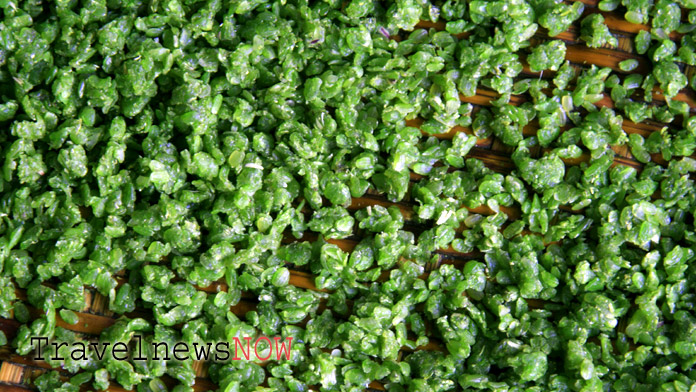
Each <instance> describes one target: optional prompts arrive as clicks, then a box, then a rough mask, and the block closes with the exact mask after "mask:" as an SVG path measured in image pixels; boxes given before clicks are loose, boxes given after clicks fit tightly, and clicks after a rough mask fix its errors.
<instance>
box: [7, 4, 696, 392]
mask: <svg viewBox="0 0 696 392" xmlns="http://www.w3.org/2000/svg"><path fill="white" fill-rule="evenodd" d="M573 1H575V0H570V1H568V2H569V3H572V2H573ZM581 1H582V2H583V3H584V4H585V10H584V15H583V17H581V18H580V20H582V18H584V17H585V16H587V15H590V14H593V13H601V14H602V15H603V16H604V18H605V23H606V24H607V26H608V27H609V29H610V31H611V33H612V34H613V35H614V36H615V37H616V38H617V39H618V46H617V47H616V48H613V49H612V48H599V49H590V48H588V47H586V46H585V44H584V43H583V42H582V41H580V40H579V23H575V25H573V26H571V27H570V28H569V29H568V30H567V31H565V32H563V33H561V34H560V35H559V36H557V37H555V39H561V40H563V41H564V42H565V43H566V46H567V52H566V59H567V60H568V61H570V62H571V64H572V65H573V66H574V67H576V68H577V69H578V70H579V69H583V68H587V67H589V66H591V65H596V66H598V67H610V68H612V69H613V70H615V71H617V72H619V73H623V72H622V71H620V70H619V67H618V64H619V63H620V62H621V61H624V60H626V59H635V60H638V62H639V67H638V69H637V70H635V71H633V72H645V71H647V70H649V69H650V60H649V59H648V58H647V57H645V56H640V55H638V54H636V53H635V51H634V44H633V43H634V37H635V35H636V34H637V33H638V32H639V31H641V30H649V27H648V26H645V25H635V24H631V23H628V22H626V21H625V20H624V18H623V15H622V14H621V13H620V12H601V11H599V9H598V8H597V3H598V1H599V0H581ZM683 19H684V20H685V19H686V15H685V14H684V15H683ZM418 28H425V29H429V28H434V29H437V30H443V29H444V24H443V23H432V22H426V21H423V22H421V23H419V24H418ZM458 37H459V38H465V34H461V35H459V36H458ZM392 38H393V39H397V40H398V39H400V36H398V35H397V36H393V37H392ZM670 38H671V39H672V40H675V41H678V40H680V39H681V34H679V33H672V34H671V35H670ZM548 39H549V38H548V36H547V34H546V31H544V30H543V29H540V31H538V32H537V34H536V35H535V37H534V38H533V39H532V40H533V41H534V42H533V43H538V42H542V41H544V40H548ZM681 66H682V67H683V68H682V71H683V72H684V73H685V74H686V76H687V77H688V78H689V80H690V79H691V77H692V76H693V75H694V69H693V67H690V66H685V65H683V64H682V65H681ZM520 76H521V77H527V78H528V77H536V78H543V79H551V78H553V76H554V73H553V72H545V73H543V74H540V73H535V72H532V71H531V70H530V69H529V67H528V66H526V65H525V67H524V70H523V72H522V74H521V75H520ZM497 98H498V94H497V93H496V92H494V91H490V90H486V89H483V88H480V89H478V90H477V94H476V95H475V96H473V97H464V96H460V99H461V100H462V101H463V102H468V103H471V104H472V105H473V106H474V111H476V110H478V109H480V108H481V107H485V106H490V102H491V101H492V100H495V99H497ZM527 99H528V97H527V96H526V95H516V96H513V97H512V99H511V103H512V104H520V103H523V102H525V101H526V100H527ZM675 99H676V100H679V101H684V102H687V103H688V104H689V107H690V108H691V112H694V111H696V95H695V94H694V92H693V91H692V90H691V89H690V88H688V87H687V88H686V89H684V90H683V91H681V92H680V93H679V94H678V95H677V97H676V98H675ZM652 104H657V105H660V104H664V97H663V95H662V94H661V92H660V91H659V90H658V89H656V90H655V91H654V93H653V102H652ZM596 105H597V106H599V107H603V106H606V107H609V108H612V107H613V102H612V101H611V99H610V97H609V96H607V95H605V97H604V98H603V99H602V100H600V101H599V102H597V103H596ZM421 123H422V120H420V119H415V120H410V121H408V122H407V124H408V125H409V126H416V127H417V126H419V125H420V124H421ZM664 126H665V124H660V123H656V122H646V123H641V124H636V123H633V122H631V121H629V120H626V119H624V122H623V129H624V130H625V131H626V132H627V133H629V134H631V133H638V134H640V135H642V136H644V137H647V136H648V135H649V134H650V133H651V132H654V131H660V130H661V129H662V128H663V127H664ZM537 127H538V124H536V123H535V122H532V123H531V124H529V125H528V126H527V127H525V129H524V134H525V135H526V136H528V135H533V134H535V133H536V129H537ZM457 132H465V133H472V131H471V129H467V128H463V127H455V128H453V129H451V130H450V131H449V132H447V133H444V134H440V135H435V136H436V137H438V138H440V139H451V138H452V137H453V135H454V134H456V133H457ZM614 151H615V152H616V157H615V159H614V164H613V165H614V166H616V165H626V166H631V167H634V168H636V169H638V170H640V169H641V163H640V162H638V161H636V160H635V159H634V158H633V157H632V156H631V154H630V152H629V149H628V147H627V146H622V147H615V148H614ZM511 152H512V149H511V148H510V147H508V146H506V145H504V144H503V143H501V142H499V141H498V140H496V139H495V138H494V137H489V138H486V139H479V140H478V141H477V143H476V146H475V147H474V148H473V149H472V150H471V152H470V153H469V157H473V158H477V159H480V160H481V161H482V162H483V163H484V164H485V165H486V166H487V167H489V168H490V169H492V170H494V171H496V172H499V173H503V174H506V173H509V172H510V171H512V170H514V167H515V166H514V164H513V162H512V161H511V159H510V158H509V156H510V153H511ZM542 153H543V151H541V150H540V149H538V148H537V149H536V150H534V151H532V154H533V155H536V156H540V155H541V154H542ZM652 159H653V161H654V162H656V163H658V164H664V163H665V162H664V160H663V159H662V157H661V156H660V155H659V154H654V155H653V156H652ZM587 160H589V156H583V157H581V158H579V159H573V160H566V161H565V162H566V164H567V165H577V164H580V163H581V162H584V161H587ZM419 179H420V176H419V175H417V174H415V173H412V174H411V183H412V184H413V183H414V182H415V181H418V180H419ZM371 205H381V206H385V207H386V206H391V205H396V206H397V207H398V208H399V209H400V210H401V212H402V214H403V215H404V218H405V225H406V229H407V230H411V231H414V232H420V231H422V230H423V227H422V226H421V225H420V224H419V223H417V222H416V221H415V220H414V219H413V210H412V205H411V204H410V202H409V200H408V196H407V199H406V200H405V201H403V202H399V203H392V202H390V201H388V200H387V199H386V198H385V197H384V196H383V195H380V194H377V193H370V194H368V195H366V196H364V197H361V198H354V199H353V200H352V204H351V206H350V208H349V209H350V210H353V211H354V210H357V209H361V208H365V207H367V206H371ZM501 210H502V211H504V212H505V213H506V214H507V215H508V217H509V219H510V220H514V219H517V218H519V216H520V211H519V209H518V208H515V207H511V208H507V207H502V208H501ZM470 211H471V212H472V213H475V214H482V215H490V214H492V213H493V211H491V210H490V209H489V208H488V207H486V206H482V207H479V208H474V209H470ZM315 239H316V237H315V236H313V235H312V234H311V233H308V234H306V235H305V237H304V238H302V239H300V241H313V240H315ZM292 241H297V240H295V239H294V238H291V237H290V236H287V237H286V242H292ZM328 241H329V242H332V243H334V244H336V245H338V246H339V247H340V248H342V249H343V250H344V251H351V250H352V249H353V248H354V247H355V245H357V243H358V242H359V233H358V235H357V236H355V237H352V238H349V239H344V240H328ZM437 254H438V256H439V261H438V262H437V263H434V264H429V265H428V267H427V269H426V272H425V274H424V275H423V276H422V278H427V275H428V274H429V271H432V270H433V269H436V268H437V267H438V266H439V265H441V264H454V265H456V266H458V267H461V266H463V264H464V263H466V262H467V261H468V260H472V259H482V258H483V255H482V254H481V253H480V252H471V253H460V252H457V251H455V250H453V249H452V248H449V249H440V250H438V251H437ZM387 276H388V274H387V273H383V274H382V276H381V277H380V278H381V279H386V278H387ZM120 283H123V281H121V282H120ZM290 284H292V285H295V286H297V287H300V288H304V289H308V290H315V291H320V290H319V289H317V287H316V286H315V284H314V276H313V275H312V274H310V273H308V272H305V271H299V270H292V271H291V278H290ZM198 289H199V290H202V291H206V292H210V293H215V292H218V291H220V290H225V289H226V284H225V283H224V282H222V281H219V282H215V283H213V284H212V285H210V286H208V287H199V288H198ZM16 294H17V297H18V298H19V299H26V292H24V291H23V290H17V292H16ZM257 302H258V300H257V299H256V298H254V297H253V295H251V294H250V293H245V294H244V295H243V296H242V300H241V301H240V303H239V304H238V305H236V306H234V307H233V308H232V309H231V310H232V312H234V313H235V314H237V315H239V316H241V317H243V316H244V315H245V314H246V312H248V311H250V310H254V309H255V308H256V304H257ZM528 302H529V306H530V307H531V308H543V307H545V306H549V305H552V304H550V303H548V302H544V301H540V300H528ZM350 305H351V304H350V303H349V306H350ZM324 306H325V302H322V304H321V306H320V310H321V309H322V308H324ZM30 312H31V315H32V316H33V317H38V316H39V315H40V314H41V311H40V310H38V309H32V308H30ZM78 316H79V322H78V323H77V324H75V325H69V324H67V323H65V322H64V321H63V320H62V319H60V317H59V316H56V318H57V320H56V321H57V325H58V326H60V327H62V328H65V329H68V330H71V331H74V332H76V333H78V334H79V335H81V336H82V337H83V338H84V339H85V340H89V339H94V338H96V337H97V336H98V335H99V334H100V333H101V331H103V330H104V329H105V328H107V327H109V326H111V325H113V324H114V323H115V321H116V317H115V316H114V314H113V313H111V312H109V310H108V299H106V298H104V297H103V296H102V295H100V294H99V293H97V292H95V291H94V290H87V295H86V298H85V306H84V308H83V309H82V311H81V312H79V313H78ZM129 316H132V317H138V316H144V317H147V313H144V312H139V311H138V310H136V311H135V312H133V313H131V314H129ZM306 321H307V320H305V321H303V322H301V323H300V325H304V324H305V323H306ZM625 324H626V320H621V321H620V322H619V326H618V328H623V327H624V326H625ZM19 325H20V324H19V323H18V322H16V321H15V320H13V319H4V318H0V330H2V331H3V332H4V333H5V334H6V335H7V337H8V340H9V341H12V339H13V338H14V337H15V335H16V333H17V330H18V328H19ZM417 349H418V350H439V351H446V349H445V348H444V345H443V344H442V343H441V342H439V341H438V340H437V339H436V338H432V337H431V338H430V343H428V344H427V345H426V346H422V347H418V348H417ZM409 351H411V350H409V349H408V348H405V347H404V348H403V349H402V350H401V352H400V354H399V359H400V358H401V357H402V356H403V355H404V353H408V352H409ZM31 356H32V355H29V356H19V355H16V354H14V351H13V349H12V348H11V347H10V346H9V345H7V346H2V347H0V391H6V392H28V391H34V390H36V388H35V387H34V386H33V383H32V381H33V380H34V379H35V378H36V377H38V376H39V375H40V374H42V373H44V372H46V371H50V370H57V371H58V372H59V373H60V374H61V375H62V376H63V377H64V378H65V379H66V380H67V378H68V377H69V376H70V375H69V374H68V373H67V372H65V371H63V370H61V369H52V368H51V367H50V366H49V365H48V364H47V363H45V362H43V361H34V360H32V359H31ZM194 369H195V371H196V376H197V378H196V384H195V386H194V390H195V391H196V392H203V391H208V390H215V389H217V385H215V384H213V383H212V382H211V381H210V380H209V379H208V377H207V367H206V364H205V363H201V362H198V363H195V365H194ZM163 381H164V382H165V383H166V384H169V385H172V386H173V385H175V384H176V382H175V381H174V380H173V379H171V378H167V376H165V377H163ZM83 387H84V388H83V390H87V389H90V388H89V384H85V385H83ZM311 389H313V390H318V387H316V386H315V387H311ZM108 390H109V391H112V392H123V391H125V389H124V388H122V387H120V386H119V385H117V384H115V383H112V384H111V386H110V387H109V389H108ZM368 390H373V391H374V390H384V387H383V385H382V384H380V383H379V382H372V383H371V384H370V388H368Z"/></svg>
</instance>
